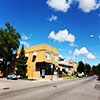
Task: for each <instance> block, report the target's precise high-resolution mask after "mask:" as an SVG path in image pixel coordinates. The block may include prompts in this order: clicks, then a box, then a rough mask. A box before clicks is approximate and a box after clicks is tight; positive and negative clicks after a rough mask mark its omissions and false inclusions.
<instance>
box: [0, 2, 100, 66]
mask: <svg viewBox="0 0 100 100" xmlns="http://www.w3.org/2000/svg"><path fill="white" fill-rule="evenodd" d="M0 12H1V13H0V27H3V28H5V23H6V22H10V24H11V25H12V26H13V27H14V28H16V30H17V31H18V32H19V33H20V34H21V36H22V39H21V40H20V43H21V44H24V45H25V47H27V46H33V45H37V44H41V43H46V44H49V45H51V40H52V39H53V40H55V41H54V43H53V45H54V47H55V48H57V49H59V54H60V55H61V56H63V58H66V59H72V60H74V61H81V60H82V61H84V63H89V64H90V65H97V64H98V63H100V37H99V34H100V0H88V1H87V0H0ZM91 34H95V35H94V37H93V38H90V35H91ZM20 48H21V45H20Z"/></svg>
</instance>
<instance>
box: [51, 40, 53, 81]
mask: <svg viewBox="0 0 100 100" xmlns="http://www.w3.org/2000/svg"><path fill="white" fill-rule="evenodd" d="M51 42H52V46H51V81H52V80H53V40H52V41H51Z"/></svg>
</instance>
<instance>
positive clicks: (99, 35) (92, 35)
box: [90, 34, 100, 38]
mask: <svg viewBox="0 0 100 100" xmlns="http://www.w3.org/2000/svg"><path fill="white" fill-rule="evenodd" d="M94 36H98V37H99V38H100V34H91V35H90V38H93V37H94Z"/></svg>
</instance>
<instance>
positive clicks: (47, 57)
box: [46, 52, 51, 60]
mask: <svg viewBox="0 0 100 100" xmlns="http://www.w3.org/2000/svg"><path fill="white" fill-rule="evenodd" d="M46 59H47V60H51V54H50V53H49V52H46Z"/></svg>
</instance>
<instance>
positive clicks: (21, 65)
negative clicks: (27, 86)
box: [16, 45, 27, 76]
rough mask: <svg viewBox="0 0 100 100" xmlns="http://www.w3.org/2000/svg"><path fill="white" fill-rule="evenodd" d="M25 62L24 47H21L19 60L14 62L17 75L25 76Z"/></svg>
mask: <svg viewBox="0 0 100 100" xmlns="http://www.w3.org/2000/svg"><path fill="white" fill-rule="evenodd" d="M26 62H27V59H26V57H25V51H24V45H22V49H21V52H20V54H19V58H17V60H16V68H17V71H16V72H17V74H18V75H22V76H25V75H26V67H27V65H26Z"/></svg>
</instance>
